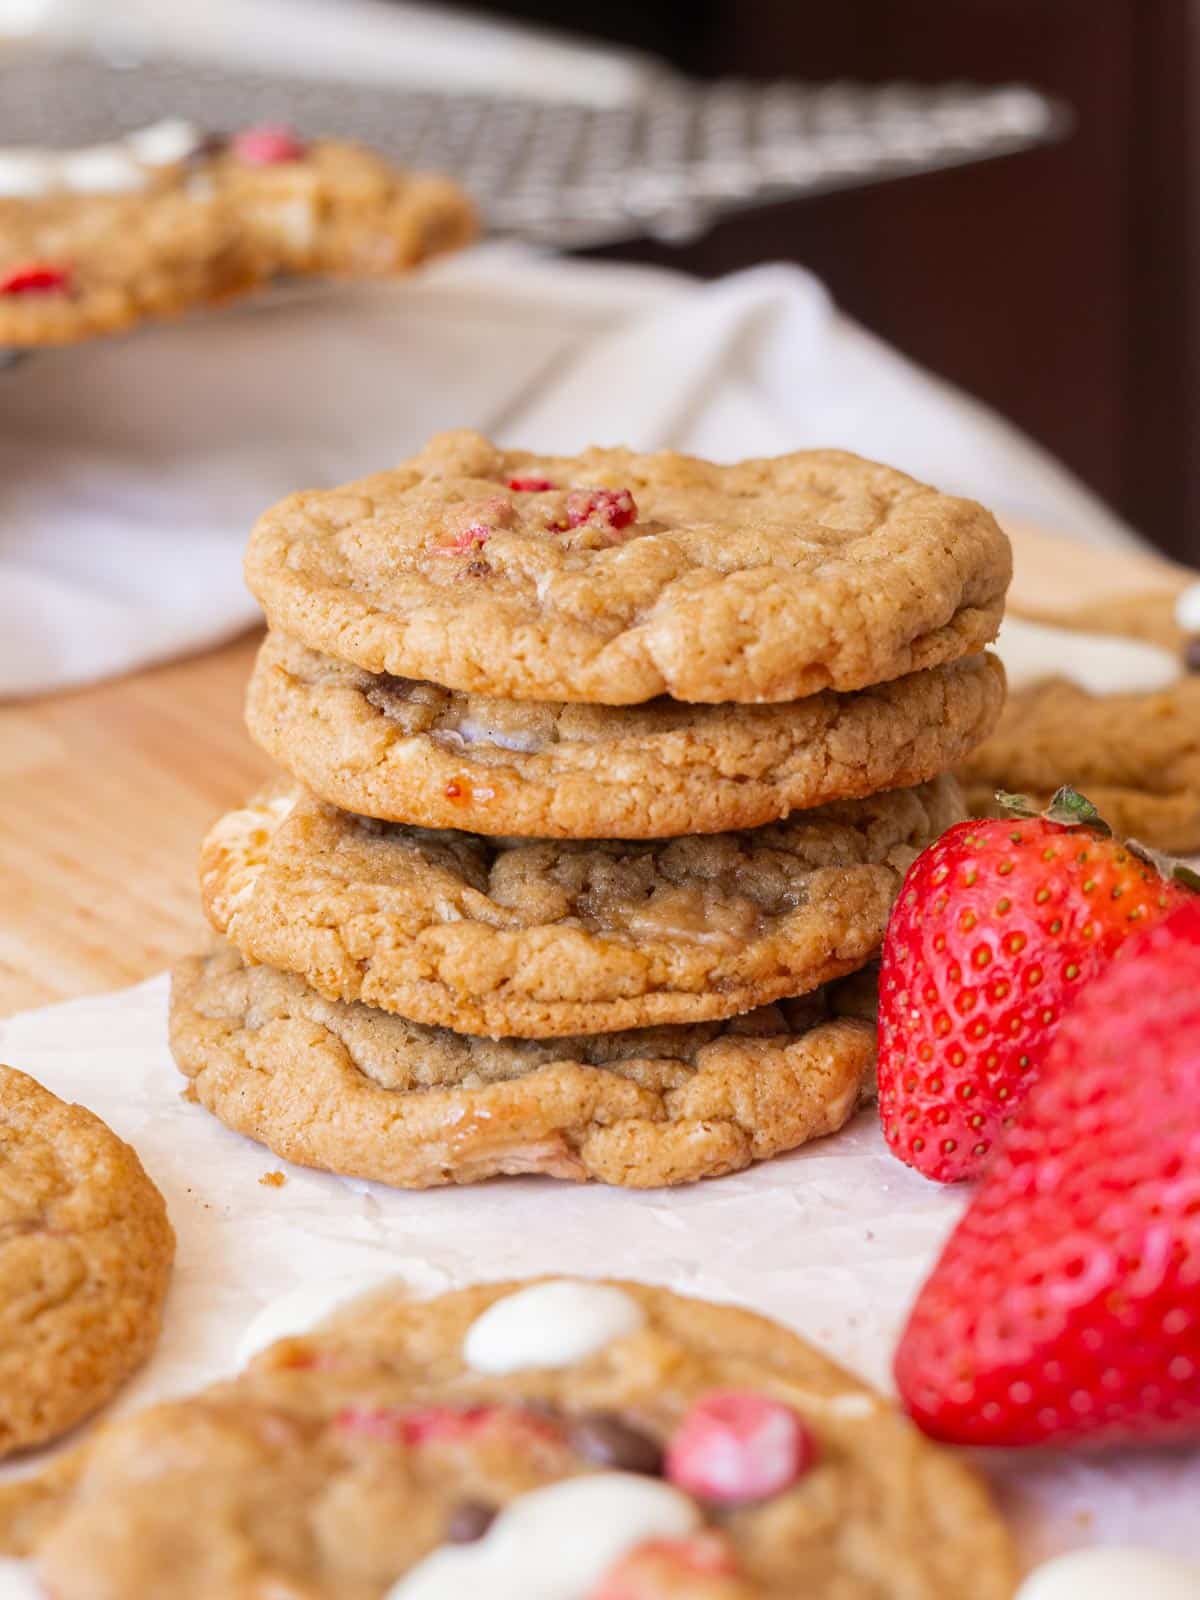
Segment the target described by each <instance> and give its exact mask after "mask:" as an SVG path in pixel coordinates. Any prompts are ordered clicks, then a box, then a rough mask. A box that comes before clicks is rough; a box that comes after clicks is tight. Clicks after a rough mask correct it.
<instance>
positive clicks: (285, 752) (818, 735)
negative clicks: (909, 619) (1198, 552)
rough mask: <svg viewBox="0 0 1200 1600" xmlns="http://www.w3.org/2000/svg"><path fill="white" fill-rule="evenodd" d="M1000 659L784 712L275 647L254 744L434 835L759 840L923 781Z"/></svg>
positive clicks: (268, 645) (996, 676)
mask: <svg viewBox="0 0 1200 1600" xmlns="http://www.w3.org/2000/svg"><path fill="white" fill-rule="evenodd" d="M1003 701H1004V675H1003V672H1002V671H1001V668H1000V665H999V663H998V662H997V661H996V660H995V658H994V657H989V656H970V657H968V658H967V659H966V660H963V661H956V662H951V663H949V664H947V665H945V666H941V667H931V668H929V669H927V670H926V671H925V672H919V673H914V674H912V675H910V676H909V677H906V678H897V679H896V680H894V681H893V682H892V683H887V684H881V685H879V686H878V687H877V688H874V689H863V690H860V691H859V692H858V693H857V694H848V695H839V694H835V693H833V692H832V691H831V690H826V691H825V692H824V693H822V694H815V695H810V696H809V697H808V698H807V699H805V700H797V701H792V702H788V703H786V704H783V705H774V706H736V705H724V706H696V705H685V704H683V703H681V702H680V701H677V700H666V699H661V700H654V701H651V702H650V703H649V704H647V705H643V706H597V705H579V704H564V703H563V702H561V701H560V702H558V703H557V704H555V703H544V702H538V701H534V700H493V699H487V698H485V697H484V696H481V695H469V694H462V693H456V692H455V691H454V690H452V689H443V688H441V687H440V686H439V685H437V684H432V683H420V682H415V681H414V680H412V679H408V678H390V677H387V676H386V675H383V676H381V675H378V674H374V673H368V672H364V671H363V670H362V669H361V668H360V667H352V666H349V665H346V664H345V663H343V662H340V661H337V660H335V659H334V658H333V657H332V656H322V655H318V654H317V653H316V652H314V651H311V650H308V649H306V648H305V646H304V645H302V644H298V643H296V642H295V641H294V640H291V639H288V638H287V637H285V636H284V635H283V634H277V633H271V634H268V635H267V637H266V639H265V640H264V641H263V645H262V649H261V650H260V652H259V656H258V661H257V664H256V666H255V669H254V675H253V677H252V678H251V681H250V692H249V696H248V699H247V702H246V720H247V722H248V724H249V727H250V732H251V733H252V734H253V736H254V738H255V739H256V740H257V741H258V743H259V744H260V745H261V746H262V748H263V749H264V750H265V751H266V752H267V753H268V755H270V756H272V757H273V758H274V759H275V760H276V761H277V762H279V764H280V765H281V766H283V767H285V768H286V769H287V770H288V771H289V772H290V773H291V774H292V775H293V776H294V777H296V778H298V779H299V780H300V781H301V782H302V783H304V784H305V785H306V786H307V787H308V788H309V789H311V790H313V791H314V792H315V793H317V794H318V795H320V796H321V798H322V799H324V800H328V801H329V802H330V804H331V805H336V806H341V807H342V808H343V809H344V810H347V811H354V812H357V813H359V814H360V815H362V816H370V817H379V818H382V819H384V820H386V821H394V822H409V823H415V824H417V825H419V826H421V827H426V828H465V829H469V830H479V831H483V832H486V833H497V834H523V835H534V836H540V837H542V838H585V839H586V838H590V839H601V838H603V839H650V838H663V837H668V836H670V835H672V834H682V833H719V832H722V831H724V830H727V829H730V828H754V827H758V826H759V825H760V824H761V823H765V822H774V821H777V820H778V819H779V818H781V817H786V816H787V815H788V814H789V813H790V812H792V811H796V810H802V809H805V808H810V807H813V806H820V805H825V804H827V803H829V802H830V801H833V800H842V799H856V798H858V797H860V796H863V795H869V794H875V793H877V792H878V791H879V790H881V789H896V788H907V787H910V786H911V785H913V784H916V783H923V782H925V781H927V780H928V779H930V778H933V777H935V776H936V775H937V774H938V773H939V772H944V771H945V770H946V768H947V767H951V766H953V765H954V764H955V762H957V761H959V760H961V759H962V758H963V757H964V756H965V755H966V754H967V752H968V751H970V750H971V749H973V748H974V747H975V746H976V745H977V744H978V743H979V742H980V741H981V740H982V739H984V738H985V737H986V736H987V734H988V733H989V732H990V731H991V729H992V728H993V727H994V725H995V722H996V719H997V717H998V716H999V714H1000V708H1001V706H1002V704H1003Z"/></svg>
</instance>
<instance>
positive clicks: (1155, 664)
mask: <svg viewBox="0 0 1200 1600" xmlns="http://www.w3.org/2000/svg"><path fill="white" fill-rule="evenodd" d="M996 650H997V652H998V653H999V656H1000V659H1001V661H1003V663H1004V670H1005V672H1006V673H1007V674H1008V686H1009V688H1010V689H1024V688H1027V687H1028V686H1029V685H1030V684H1032V683H1039V682H1043V681H1044V680H1045V679H1047V678H1067V679H1069V680H1070V682H1072V683H1076V684H1078V685H1079V687H1080V688H1081V689H1086V690H1087V691H1088V693H1089V694H1148V693H1151V692H1152V691H1153V690H1155V689H1165V688H1166V687H1167V686H1168V685H1169V684H1172V683H1174V682H1175V680H1176V679H1177V678H1178V677H1179V676H1180V664H1179V662H1178V661H1177V660H1176V658H1175V657H1174V656H1173V655H1172V654H1171V652H1170V651H1169V650H1162V649H1160V648H1159V647H1158V645H1155V644H1146V643H1145V642H1144V641H1143V640H1141V639H1125V638H1122V637H1120V636H1119V635H1117V634H1100V633H1077V632H1075V630H1074V629H1071V628H1055V627H1051V626H1050V625H1049V624H1047V623H1043V622H1026V621H1025V619H1024V618H1023V617H1005V619H1004V622H1003V624H1002V626H1001V628H1000V636H999V638H998V639H997V640H996Z"/></svg>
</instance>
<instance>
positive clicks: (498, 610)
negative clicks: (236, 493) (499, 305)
mask: <svg viewBox="0 0 1200 1600" xmlns="http://www.w3.org/2000/svg"><path fill="white" fill-rule="evenodd" d="M1010 571H1011V563H1010V554H1009V547H1008V541H1007V540H1006V539H1005V537H1004V535H1003V534H1002V533H1001V531H1000V529H999V528H998V527H997V525H996V522H995V520H994V518H993V517H991V516H990V515H989V513H988V512H986V511H984V510H983V509H982V507H980V506H977V505H975V504H974V503H973V502H971V501H966V500H955V499H951V498H950V497H949V496H947V495H942V494H938V493H937V492H936V491H935V490H933V489H930V488H927V487H926V486H925V485H923V484H920V483H917V482H915V481H914V480H913V479H912V478H909V477H906V476H905V475H904V474H903V473H900V472H893V471H892V470H891V469H890V468H888V467H881V466H877V465H876V464H875V463H874V462H870V461H864V460H862V459H861V458H860V457H858V456H852V455H848V454H845V453H843V452H840V451H836V450H812V451H799V452H797V453H796V454H794V455H787V456H779V457H776V458H774V459H771V460H759V461H743V462H740V463H738V464H737V465H735V466H716V465H714V464H713V463H711V462H708V461H701V460H698V459H696V458H695V457H691V456H681V455H676V454H674V453H672V452H670V451H663V452H661V453H660V454H657V455H636V454H634V453H633V452H632V451H629V450H588V451H585V452H584V453H583V454H582V455H578V456H566V457H559V456H537V455H532V454H530V453H529V452H528V451H519V450H509V451H503V450H498V449H496V448H495V447H494V446H493V445H491V444H489V443H488V441H487V440H486V439H484V438H482V437H481V436H480V435H479V434H476V433H467V432H463V433H450V434H442V435H439V436H438V437H437V438H435V439H434V440H432V441H431V443H430V444H429V445H427V446H426V448H425V450H424V451H423V452H422V453H421V454H420V455H419V456H417V457H415V459H413V460H412V461H410V462H408V463H407V464H405V465H404V466H401V467H399V468H397V469H396V470H395V471H392V472H381V473H377V474H376V475H375V476H374V477H371V478H364V479H362V480H361V481H360V482H358V483H351V484H348V485H347V486H346V487H345V488H342V489H336V490H328V491H321V492H310V493H305V494H295V495H292V496H290V497H289V498H288V499H287V500H284V501H282V502H281V503H280V504H279V505H277V506H275V507H274V508H273V509H272V510H270V511H268V512H267V513H266V514H265V515H264V516H263V517H261V518H260V519H259V522H258V525H257V526H256V528H255V529H254V532H253V534H252V535H251V540H250V547H249V550H248V552H247V557H246V574H247V579H248V581H249V584H250V587H251V589H252V590H253V591H254V593H255V595H256V596H257V597H258V599H259V600H260V601H261V602H262V605H263V607H264V609H265V611H266V613H267V617H268V619H269V620H270V622H271V624H272V626H273V627H275V628H277V629H278V630H279V631H281V632H283V633H287V634H289V635H290V636H291V637H293V638H295V639H298V640H300V641H301V642H302V643H304V644H306V645H308V646H309V647H310V648H311V649H314V650H319V651H322V652H323V653H324V654H326V655H332V656H335V657H337V658H338V659H339V660H343V661H348V662H352V663H353V664H354V665H356V666H359V667H362V668H363V669H364V670H365V671H367V672H375V673H380V672H387V673H392V674H394V675H396V676H399V677H407V678H419V679H428V680H430V681H432V682H434V683H440V684H443V685H445V686H447V687H449V688H453V689H461V690H464V691H467V692H469V693H473V694H484V695H490V696H496V697H502V698H508V699H518V700H571V701H586V702H598V703H600V704H603V705H634V704H638V703H640V702H641V701H644V700H652V699H654V698H655V697H656V696H658V695H663V694H667V695H671V696H673V697H674V698H675V699H677V700H689V701H707V702H719V701H782V700H796V699H801V698H803V697H804V696H805V695H809V694H815V693H817V692H819V691H820V690H822V689H829V688H833V689H838V690H843V691H844V690H853V689H862V688H866V687H868V686H870V685H871V684H874V683H879V682H882V681H885V680H887V679H891V678H898V677H902V676H903V675H904V674H906V673H910V672H915V671H918V670H920V669H922V668H925V667H931V666H936V665H938V664H939V663H942V662H946V661H954V660H958V659H959V658H960V657H961V656H964V655H971V654H973V653H975V652H976V651H978V650H980V649H981V648H982V647H983V646H984V645H985V644H987V642H988V641H989V640H990V639H991V638H993V637H994V635H995V632H996V628H997V626H998V624H999V621H1000V614H1001V611H1002V609H1003V603H1004V592H1005V589H1006V587H1007V585H1008V581H1009V576H1010Z"/></svg>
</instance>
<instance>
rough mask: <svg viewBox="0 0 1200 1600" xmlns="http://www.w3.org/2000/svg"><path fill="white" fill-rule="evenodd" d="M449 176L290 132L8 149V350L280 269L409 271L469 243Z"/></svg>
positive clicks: (164, 126)
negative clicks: (406, 168)
mask: <svg viewBox="0 0 1200 1600" xmlns="http://www.w3.org/2000/svg"><path fill="white" fill-rule="evenodd" d="M473 232H474V221H473V215H472V211H471V207H470V203H469V202H468V201H467V199H466V197H465V196H464V195H463V194H461V193H460V191H459V190H458V189H457V188H455V186H454V185H453V184H451V183H450V182H448V181H447V180H445V179H441V178H436V177H422V176H415V175H412V174H409V173H405V172H401V171H398V170H397V169H396V168H394V167H392V166H391V165H390V164H389V163H388V162H386V161H385V160H383V158H382V157H380V156H377V155H375V154H374V153H373V152H372V151H370V150H366V149H364V148H362V147H361V146H359V145H353V144H345V143H342V142H339V141H336V140H318V141H316V142H313V143H310V144H303V143H301V141H300V140H299V139H298V138H297V137H296V136H295V135H294V134H292V133H291V132H290V131H289V130H287V129H285V128H274V127H272V128H251V129H247V130H245V131H243V132H242V133H240V134H235V135H234V136H233V137H232V138H229V139H225V138H221V137H214V136H206V135H204V134H203V133H202V132H201V131H200V130H199V129H196V128H194V127H193V126H191V125H190V124H188V123H184V122H179V121H171V122H165V123H158V124H156V125H155V126H153V127H151V128H143V129H141V130H140V131H139V132H137V133H133V134H129V135H127V136H125V137H124V138H123V139H121V140H119V141H116V142H114V143H112V144H109V145H98V146H93V147H92V148H90V149H86V150H76V151H49V150H34V149H10V150H0V346H5V345H7V346H10V347H20V346H34V345H44V344H63V343H71V342H74V341H76V340H79V339H84V338H88V337H89V336H91V335H93V334H100V333H113V332H116V331H117V330H119V329H121V328H125V327H128V326H130V325H131V324H132V323H134V322H137V321H140V320H142V319H144V318H148V317H156V316H167V315H172V314H175V313H178V312H182V311H184V310H186V309H187V308H188V307H190V306H193V305H197V304H203V303H207V302H213V301H219V300H224V299H228V298H229V297H230V296H232V295H235V294H239V293H243V292H244V291H246V290H248V289H251V288H254V287H256V286H257V285H259V284H261V283H264V282H266V281H267V280H268V279H270V278H272V277H275V276H277V275H278V274H280V273H330V274H347V275H352V276H371V275H378V274H389V273H396V272H403V271H405V270H407V269H408V268H410V267H413V266H415V265H417V264H418V263H419V262H421V261H424V260H426V259H427V258H428V257H430V256H433V255H437V254H439V253H440V252H442V251H444V250H450V249H454V248H456V247H458V246H460V245H462V244H464V243H466V242H467V241H468V240H469V239H470V238H471V236H472V234H473Z"/></svg>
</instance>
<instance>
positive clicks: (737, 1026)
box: [171, 943, 875, 1188]
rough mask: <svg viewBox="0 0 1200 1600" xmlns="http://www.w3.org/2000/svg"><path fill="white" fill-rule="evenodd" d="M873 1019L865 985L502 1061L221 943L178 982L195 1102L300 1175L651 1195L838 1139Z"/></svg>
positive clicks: (865, 1081)
mask: <svg viewBox="0 0 1200 1600" xmlns="http://www.w3.org/2000/svg"><path fill="white" fill-rule="evenodd" d="M874 1010H875V994H874V982H873V975H872V974H870V973H864V974H862V975H861V976H856V977H855V978H852V979H846V980H844V981H843V982H842V983H840V984H832V985H830V986H829V987H828V988H827V989H822V990H818V991H817V992H816V993H815V994H812V995H809V996H806V997H805V998H804V999H802V1000H793V1001H784V1002H782V1003H781V1004H779V1005H776V1006H767V1007H764V1008H762V1009H760V1010H758V1011H753V1012H750V1013H749V1014H748V1015H746V1016H744V1017H738V1018H736V1019H734V1020H733V1021H731V1022H726V1023H721V1022H710V1023H698V1024H696V1025H695V1026H692V1027H674V1028H670V1027H664V1028H647V1029H639V1030H636V1031H634V1032H629V1033H609V1034H593V1035H590V1036H586V1037H583V1038H577V1039H555V1040H552V1041H537V1040H527V1039H504V1040H500V1041H498V1042H494V1041H491V1040H487V1039H477V1038H470V1037H468V1036H466V1035H462V1034H456V1033H452V1032H451V1031H450V1030H449V1029H447V1028H429V1027H424V1026H423V1025H422V1024H420V1023H416V1022H409V1021H407V1020H406V1019H405V1018H403V1017H396V1016H389V1015H388V1013H387V1012H384V1011H376V1010H373V1009H372V1008H370V1007H368V1006H364V1005H345V1004H342V1003H341V1002H339V1001H336V1000H326V999H324V998H323V997H322V996H320V995H318V994H317V993H316V992H315V991H314V990H312V989H309V988H308V987H307V986H306V985H305V984H304V982H303V981H302V980H301V979H300V978H297V977H293V976H291V975H290V974H286V973H280V972H274V971H272V969H271V968H270V967H263V966H253V965H248V964H247V963H246V962H245V961H244V959H243V958H242V957H241V956H240V955H239V954H238V952H237V951H236V950H234V949H233V948H232V946H230V945H227V944H224V943H222V944H221V945H219V946H218V948H217V949H215V950H214V951H213V952H212V953H210V954H209V955H207V956H195V957H191V958H189V959H188V960H186V961H183V962H181V963H180V964H179V966H178V967H177V968H176V970H175V974H174V981H173V985H172V991H171V1047H172V1050H173V1051H174V1054H175V1059H176V1061H177V1063H178V1065H179V1068H180V1070H181V1071H182V1072H183V1073H184V1075H185V1076H186V1077H187V1079H188V1080H189V1085H188V1092H189V1095H190V1097H191V1098H192V1099H194V1100H197V1101H199V1102H200V1104H201V1105H203V1106H205V1107H206V1108H207V1109H208V1110H209V1111H211V1112H212V1113H213V1115H214V1116H216V1117H217V1118H218V1120H220V1121H221V1122H223V1123H225V1125H226V1126H227V1127H230V1128H233V1129H234V1130H235V1131H236V1132H238V1133H244V1134H247V1135H249V1137H250V1138H252V1139H257V1140H259V1141H260V1142H261V1143H262V1144H265V1145H267V1146H268V1147H269V1148H270V1149H271V1150H272V1151H273V1152H274V1153H275V1154H276V1155H279V1156H282V1157H284V1158H285V1159H287V1160H290V1161H296V1162H300V1163H301V1164H303V1165H306V1166H315V1167H321V1168H325V1169H327V1170H328V1171H331V1172H338V1173H341V1174H343V1175H345V1176H349V1177H356V1178H368V1179H375V1180H378V1181H379V1182H382V1183H389V1184H393V1185H396V1186H398V1187H403V1188H428V1187H433V1186H435V1185H439V1184H446V1183H476V1182H479V1181H481V1180H483V1179H485V1178H491V1177H495V1176H497V1175H499V1174H505V1173H507V1174H513V1173H528V1172H537V1173H542V1174H544V1175H546V1176H549V1177H554V1178H565V1179H568V1180H574V1181H576V1182H580V1181H584V1180H587V1179H593V1180H596V1181H598V1182H601V1183H612V1184H621V1185H624V1186H626V1187H630V1188H650V1187H656V1186H658V1185H663V1184H677V1183H691V1182H694V1181H695V1180H697V1179H700V1178H712V1177H720V1176H722V1175H723V1174H725V1173H729V1172H739V1171H741V1170H742V1169H743V1168H744V1167H747V1166H749V1165H750V1164H751V1162H754V1161H763V1160H766V1159H768V1158H769V1157H771V1156H776V1155H779V1154H781V1153H783V1152H784V1151H787V1150H794V1149H795V1148H796V1147H797V1146H799V1145H801V1144H804V1143H806V1142H807V1141H809V1140H810V1139H816V1138H820V1137H821V1136H823V1135H825V1134H829V1133H834V1132H836V1131H837V1129H838V1128H840V1127H841V1126H842V1125H843V1123H845V1122H846V1120H847V1119H848V1118H849V1117H850V1116H851V1115H853V1113H854V1111H855V1109H856V1108H857V1107H858V1106H859V1105H860V1104H861V1103H862V1101H863V1099H864V1097H865V1096H866V1095H867V1094H869V1093H870V1092H871V1090H872V1088H873V1078H872V1068H873V1065H874V1060H875V1021H874Z"/></svg>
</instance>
